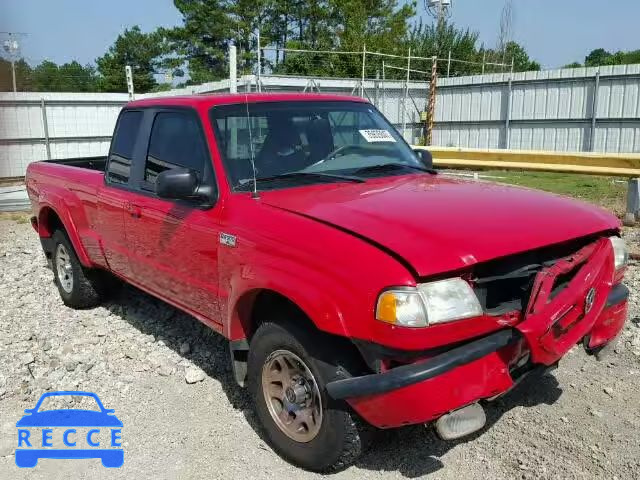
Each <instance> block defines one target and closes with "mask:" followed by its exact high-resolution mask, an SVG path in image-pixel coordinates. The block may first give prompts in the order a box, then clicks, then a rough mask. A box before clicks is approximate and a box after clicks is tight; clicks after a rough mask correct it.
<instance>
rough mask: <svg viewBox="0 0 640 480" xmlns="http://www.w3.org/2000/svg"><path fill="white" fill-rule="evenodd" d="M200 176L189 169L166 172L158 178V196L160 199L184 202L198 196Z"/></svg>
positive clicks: (175, 169)
mask: <svg viewBox="0 0 640 480" xmlns="http://www.w3.org/2000/svg"><path fill="white" fill-rule="evenodd" d="M197 190H198V176H197V175H196V172H194V171H193V170H190V169H188V168H174V169H171V170H165V171H164V172H162V173H160V174H159V175H158V177H157V178H156V194H157V195H158V196H159V197H160V198H167V199H178V200H184V199H188V198H192V197H194V196H196V195H197V193H198V192H197Z"/></svg>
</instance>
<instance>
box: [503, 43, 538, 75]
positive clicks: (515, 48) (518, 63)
mask: <svg viewBox="0 0 640 480" xmlns="http://www.w3.org/2000/svg"><path fill="white" fill-rule="evenodd" d="M505 52H506V53H505V58H506V60H507V62H509V61H511V60H513V70H514V71H515V72H530V71H538V70H540V69H541V66H540V64H539V63H538V62H536V61H535V60H532V59H531V58H529V54H528V53H527V51H526V50H525V49H524V47H522V45H520V44H519V43H517V42H509V43H507V46H506V48H505Z"/></svg>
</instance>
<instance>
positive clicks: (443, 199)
mask: <svg viewBox="0 0 640 480" xmlns="http://www.w3.org/2000/svg"><path fill="white" fill-rule="evenodd" d="M261 196H262V201H263V202H265V203H266V204H268V205H271V206H273V207H277V208H281V209H284V210H288V211H290V212H292V213H295V214H299V215H303V216H306V217H308V218H311V219H314V220H317V221H320V222H323V223H326V224H328V225H331V226H334V227H336V228H339V229H341V230H343V231H347V232H350V233H352V234H354V235H357V236H358V237H361V238H363V239H365V240H366V241H369V242H371V243H373V244H376V245H378V246H379V247H380V248H382V249H383V250H386V251H388V252H389V253H391V254H393V255H395V256H396V257H400V259H401V260H403V261H404V263H405V264H407V265H408V266H410V267H411V268H412V270H414V273H415V274H417V275H419V276H429V275H434V274H438V273H444V272H447V271H452V270H457V269H460V268H464V267H467V266H470V265H473V264H475V263H479V262H484V261H487V260H492V259H495V258H499V257H503V256H506V255H511V254H515V253H520V252H524V251H527V250H532V249H535V248H539V247H543V246H547V245H552V244H556V243H562V242H564V241H567V240H571V239H575V238H578V237H582V236H586V235H590V234H594V233H598V232H603V231H606V230H611V229H617V228H619V227H620V222H619V221H618V219H617V218H616V217H615V216H614V215H612V214H610V213H609V212H607V211H605V210H602V209H600V208H597V207H595V206H592V205H588V204H586V203H582V202H579V201H576V200H572V199H569V198H565V197H560V196H557V195H553V194H549V193H545V192H540V191H537V190H531V189H527V188H519V187H512V186H506V185H500V184H493V183H485V182H471V181H461V180H454V179H448V178H444V177H441V176H431V175H409V176H401V177H385V178H377V179H373V180H369V181H367V182H366V183H360V184H356V183H349V184H345V183H336V184H330V185H326V184H323V185H314V186H310V187H309V186H307V187H301V188H290V189H284V190H275V191H268V192H264V193H263V194H262V195H261Z"/></svg>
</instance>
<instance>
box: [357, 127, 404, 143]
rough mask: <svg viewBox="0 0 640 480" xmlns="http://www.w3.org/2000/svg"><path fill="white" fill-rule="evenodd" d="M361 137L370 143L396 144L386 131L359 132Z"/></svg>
mask: <svg viewBox="0 0 640 480" xmlns="http://www.w3.org/2000/svg"><path fill="white" fill-rule="evenodd" d="M359 132H360V135H362V136H363V137H364V139H365V140H366V141H367V142H369V143H376V142H392V143H396V139H395V138H393V135H391V134H390V133H389V132H387V131H386V130H359Z"/></svg>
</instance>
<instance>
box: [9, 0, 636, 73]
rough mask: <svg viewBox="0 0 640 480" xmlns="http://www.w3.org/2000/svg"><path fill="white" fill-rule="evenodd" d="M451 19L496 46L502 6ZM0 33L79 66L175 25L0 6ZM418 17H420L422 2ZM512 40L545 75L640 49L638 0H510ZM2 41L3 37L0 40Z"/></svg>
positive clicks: (32, 55)
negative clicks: (593, 55)
mask: <svg viewBox="0 0 640 480" xmlns="http://www.w3.org/2000/svg"><path fill="white" fill-rule="evenodd" d="M452 1H453V9H452V19H453V21H454V22H455V23H456V24H457V25H458V26H462V27H469V28H470V29H471V30H473V31H477V32H479V33H480V39H481V41H482V42H484V43H485V44H486V45H487V46H489V47H492V46H494V45H495V43H496V39H497V34H498V26H499V18H500V12H501V9H502V6H503V5H504V0H452ZM0 2H1V3H2V5H0V32H7V31H11V32H21V33H26V34H27V35H25V36H20V37H18V38H19V40H20V43H21V50H22V55H23V56H24V57H25V58H26V59H27V61H29V63H31V64H37V63H39V62H40V61H42V60H45V59H49V60H52V61H54V62H56V63H64V62H68V61H71V60H74V59H75V60H78V61H79V62H80V63H82V64H86V63H92V62H94V61H95V59H96V58H97V57H99V56H101V55H103V54H104V52H105V51H106V50H107V48H108V47H109V46H110V45H111V44H112V43H113V41H114V40H115V38H116V37H117V35H118V34H119V33H120V32H121V31H122V30H123V29H124V28H125V27H131V26H133V25H140V27H141V28H142V30H143V31H151V30H154V29H155V28H156V27H159V26H165V27H170V26H173V25H178V24H180V23H181V17H180V14H179V12H178V11H177V10H176V8H175V7H174V5H173V2H172V1H171V0H106V1H103V0H0ZM418 3H419V9H418V10H419V12H420V14H422V15H425V13H424V6H423V0H419V2H418ZM513 5H514V10H515V22H514V39H515V40H516V41H517V42H519V43H521V44H522V45H524V46H525V48H526V49H527V51H528V52H529V54H530V55H531V57H532V58H533V59H535V60H537V61H539V62H540V63H541V64H542V65H543V68H557V67H561V66H562V65H565V64H568V63H571V62H574V61H580V62H582V61H584V57H585V56H586V55H587V54H588V53H589V52H590V51H591V50H593V49H595V48H600V47H602V48H605V49H607V50H613V51H616V50H636V49H640V37H639V36H638V33H637V28H638V19H639V18H640V1H638V0H615V1H602V0H513ZM0 38H1V39H3V40H4V39H5V38H6V35H5V34H0Z"/></svg>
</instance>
